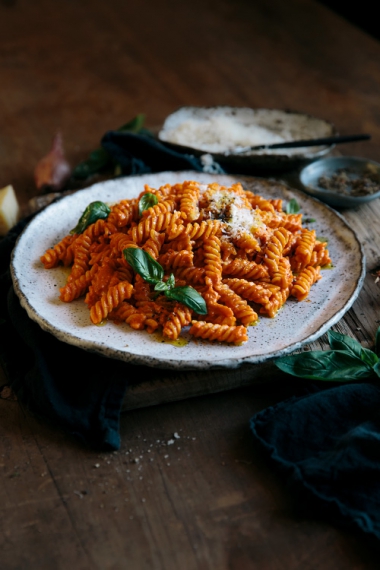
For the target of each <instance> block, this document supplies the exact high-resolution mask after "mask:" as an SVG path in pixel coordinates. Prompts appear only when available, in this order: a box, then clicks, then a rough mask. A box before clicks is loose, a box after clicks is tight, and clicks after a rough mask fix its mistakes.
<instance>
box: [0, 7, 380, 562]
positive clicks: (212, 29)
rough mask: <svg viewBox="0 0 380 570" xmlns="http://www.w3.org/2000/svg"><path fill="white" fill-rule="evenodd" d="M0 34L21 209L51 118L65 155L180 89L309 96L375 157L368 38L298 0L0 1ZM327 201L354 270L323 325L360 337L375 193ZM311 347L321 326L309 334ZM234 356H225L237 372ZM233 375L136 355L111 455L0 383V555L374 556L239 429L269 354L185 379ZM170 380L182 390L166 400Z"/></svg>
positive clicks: (288, 103) (368, 304)
mask: <svg viewBox="0 0 380 570" xmlns="http://www.w3.org/2000/svg"><path fill="white" fill-rule="evenodd" d="M0 37H1V42H0V76H1V89H0V161H1V169H0V187H3V186H5V185H6V184H13V185H14V188H15V190H16V193H17V196H18V198H19V201H20V203H21V204H22V205H23V207H26V206H27V204H28V201H29V200H30V199H31V198H33V197H34V196H35V194H36V189H35V187H34V182H33V170H34V166H35V164H36V162H37V161H38V160H39V159H40V158H41V157H42V156H43V155H44V154H45V153H46V152H47V150H48V149H49V146H50V143H51V139H52V137H53V135H54V134H55V132H56V130H57V129H60V130H61V132H62V134H63V138H64V144H65V148H66V153H67V157H68V159H69V160H70V162H71V163H72V164H73V165H74V164H77V163H78V162H79V160H81V159H82V158H84V157H86V156H87V155H88V153H89V152H90V151H91V150H93V149H94V148H96V147H97V146H98V145H99V141H100V139H101V137H102V135H103V134H104V132H106V131H107V130H108V129H112V128H116V127H118V126H119V125H121V124H123V123H125V122H126V121H127V120H129V119H130V118H132V117H133V116H134V115H135V114H137V113H140V112H144V113H146V116H147V126H148V127H150V128H152V129H156V128H158V127H159V126H160V125H161V123H162V122H163V120H164V118H165V117H166V116H167V115H168V114H169V113H171V112H172V111H174V110H175V109H176V108H178V107H179V106H182V105H219V104H226V105H241V106H252V107H274V108H290V109H295V110H299V111H303V112H308V113H310V114H313V115H316V116H320V117H323V118H326V119H328V120H330V121H332V122H333V123H334V124H335V125H336V127H337V129H338V130H339V131H340V133H341V134H347V133H353V132H369V133H371V135H372V140H371V141H370V142H369V143H367V142H365V143H355V144H350V145H342V146H341V147H340V152H341V153H342V154H347V155H348V154H352V155H362V156H367V157H369V158H372V159H375V160H378V161H379V160H380V120H379V112H380V106H379V97H378V94H379V92H380V68H379V66H378V62H379V60H380V44H379V43H378V42H377V41H376V40H375V39H374V38H372V37H370V36H367V35H366V34H365V33H364V32H362V31H360V30H359V29H356V28H355V27H354V26H352V25H350V24H348V23H347V22H345V21H344V20H342V19H341V18H340V17H339V16H337V15H336V14H334V13H332V12H330V11H329V10H327V9H326V8H324V7H323V6H321V5H320V4H318V3H317V2H314V1H313V0H288V1H287V2H282V1H281V0H271V1H270V2H267V1H266V0H256V1H255V2H250V1H248V0H234V1H232V0H218V1H217V0H207V2H205V1H204V0H203V1H201V0H193V1H192V2H185V1H182V0H180V1H179V2H178V1H177V2H175V1H174V0H157V1H155V2H153V0H139V2H133V3H132V2H123V1H122V0H109V1H108V2H100V0H80V1H74V0H67V1H65V2H61V3H59V4H57V3H51V2H49V1H48V0H35V1H34V2H23V1H21V0H2V1H0ZM252 174H255V173H254V172H252ZM342 213H343V214H344V216H345V217H346V219H347V220H348V221H349V223H350V224H351V225H352V227H353V228H354V229H355V231H356V232H357V233H358V235H359V236H360V239H361V241H362V243H363V246H364V249H365V252H366V256H367V275H366V279H365V283H364V286H363V290H362V292H361V294H360V296H359V298H358V299H357V301H356V302H355V304H354V305H353V307H352V309H351V310H350V311H349V312H348V314H347V315H346V316H345V318H344V319H342V320H341V321H340V322H339V323H338V324H337V325H336V327H334V328H335V329H336V330H338V331H340V332H344V333H347V334H351V335H353V336H355V337H356V338H358V339H359V340H360V341H361V342H362V343H363V345H365V346H371V344H372V341H373V337H374V334H375V331H376V329H377V327H378V326H379V324H380V322H379V321H380V314H379V306H380V303H379V301H380V284H379V283H377V284H376V283H375V277H374V275H373V271H374V269H375V268H376V267H378V266H380V254H379V237H380V236H379V223H378V220H379V217H380V204H379V201H377V202H375V203H371V204H370V205H364V206H361V207H359V208H357V209H355V210H349V211H345V212H342ZM0 342H1V341H0ZM318 347H322V348H327V343H326V338H325V337H322V338H321V339H320V340H319V341H318V342H316V343H313V344H312V345H310V346H309V347H306V348H318ZM139 371H140V370H139V369H136V373H137V374H138V373H139ZM249 372H250V371H249V370H248V369H242V370H239V371H236V373H235V372H234V373H233V374H236V381H237V382H240V383H241V384H242V385H243V384H245V383H246V382H250V377H249ZM230 374H231V373H229V372H226V371H222V372H221V373H220V374H219V373H218V374H214V373H211V372H210V373H207V374H204V375H200V374H195V373H189V374H188V373H186V374H183V375H178V374H177V375H175V374H173V372H170V371H169V372H167V371H157V370H153V371H151V374H150V375H149V378H148V379H147V380H148V381H147V382H146V383H145V384H144V386H143V387H141V386H139V387H138V386H136V387H134V388H133V389H132V391H131V393H130V400H129V401H128V405H127V407H130V408H131V407H132V408H139V409H134V410H131V409H129V410H128V411H127V412H126V413H125V414H123V416H122V419H121V437H122V447H121V449H120V451H118V452H116V453H111V454H99V453H95V452H93V451H91V450H88V449H86V448H83V447H81V446H80V444H78V443H77V442H76V441H73V440H72V439H71V438H70V437H69V436H68V435H66V434H63V433H61V432H60V431H58V430H57V429H56V428H55V427H54V426H51V425H48V424H46V423H45V422H42V421H40V420H39V419H38V418H35V417H33V416H32V415H31V414H30V413H29V412H28V411H27V410H25V409H24V408H23V407H22V406H21V405H20V404H19V402H17V401H13V400H1V399H0V467H1V473H2V484H1V486H0V513H1V518H0V520H1V522H0V525H1V533H0V551H1V563H0V567H1V569H2V570H3V569H4V570H24V569H25V570H26V569H28V570H29V569H34V568H38V569H39V570H51V569H52V568H54V569H58V570H68V569H71V568H75V570H88V569H91V570H92V569H95V570H105V569H107V570H108V569H112V570H119V569H120V570H121V569H124V568H131V569H133V570H135V569H136V570H145V569H147V570H151V569H154V570H156V569H157V570H178V569H179V568H180V569H181V570H193V569H197V570H209V569H210V570H215V569H216V568H217V569H218V570H227V569H228V570H231V569H232V570H235V569H236V570H246V569H248V568H249V569H250V568H259V569H260V570H272V569H273V570H293V569H294V570H296V569H302V570H304V569H306V570H307V569H310V570H311V569H312V570H316V569H320V570H346V569H347V570H353V569H355V570H362V569H363V570H364V569H372V568H374V569H375V568H377V567H378V552H377V549H376V548H375V546H374V545H372V544H369V543H368V542H367V541H365V540H364V538H363V537H361V536H358V535H356V534H351V533H349V532H348V531H342V530H340V529H337V528H334V527H333V526H332V525H330V524H329V521H326V520H315V519H313V518H310V517H309V516H307V514H305V513H301V512H300V510H299V509H298V508H297V507H299V505H298V506H297V505H294V504H293V503H292V502H291V500H290V498H289V495H288V494H287V491H286V489H285V487H284V486H283V482H282V481H279V480H278V479H277V478H276V477H275V476H274V475H273V473H272V472H271V471H270V469H269V467H268V466H267V465H266V462H265V459H264V458H263V457H262V455H261V454H260V453H259V451H258V450H257V449H255V448H254V447H253V445H252V441H251V434H250V431H249V419H250V417H251V416H252V415H253V414H254V413H255V412H257V411H259V410H262V409H264V408H265V407H267V406H269V405H272V404H274V403H276V402H278V401H281V400H283V399H285V398H287V397H290V396H291V395H293V394H294V393H296V392H297V390H298V389H299V383H298V382H295V381H291V380H289V378H285V377H284V376H283V375H280V374H279V373H278V372H276V373H274V370H273V369H272V370H270V369H269V368H268V369H267V370H266V373H265V378H263V380H264V381H261V382H258V383H254V384H252V385H250V386H242V387H241V388H239V389H236V390H230V391H222V392H219V393H214V394H212V395H203V396H199V395H198V394H199V390H200V389H201V388H202V382H205V383H206V384H207V385H208V388H207V389H206V388H205V389H204V390H205V391H207V390H209V386H210V384H211V383H212V381H213V379H214V380H217V382H218V384H219V387H221V388H222V389H223V390H224V387H225V386H227V384H229V385H230V383H231V375H230ZM267 375H268V377H269V380H266V378H267ZM211 376H214V378H211ZM0 380H1V382H4V381H5V378H4V376H3V377H2V376H0ZM180 382H182V383H183V384H186V385H187V386H188V389H189V391H190V392H191V394H190V393H189V394H188V395H192V396H194V397H192V398H189V399H186V400H182V401H174V400H177V399H178V397H183V390H182V394H181V390H179V386H180V384H179V383H180ZM162 387H164V388H165V390H166V393H165V394H164V397H163V395H162V390H161V389H162ZM160 390H161V391H160ZM165 398H166V399H169V400H173V401H171V402H167V403H161V405H155V406H149V407H146V406H148V405H149V404H158V403H160V402H162V401H163V399H165ZM141 406H144V407H143V408H141ZM174 434H178V436H179V438H176V437H174ZM171 440H174V443H171V444H169V443H168V442H169V441H171Z"/></svg>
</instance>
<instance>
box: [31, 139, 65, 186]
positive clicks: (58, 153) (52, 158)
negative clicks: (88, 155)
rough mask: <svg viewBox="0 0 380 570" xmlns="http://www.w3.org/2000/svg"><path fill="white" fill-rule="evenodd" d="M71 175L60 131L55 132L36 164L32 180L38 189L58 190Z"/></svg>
mask: <svg viewBox="0 0 380 570" xmlns="http://www.w3.org/2000/svg"><path fill="white" fill-rule="evenodd" d="M70 176H71V166H70V164H69V163H68V161H67V160H66V158H65V153H64V150H63V141H62V135H61V133H59V132H58V133H56V135H55V136H54V138H53V142H52V146H51V149H50V151H49V152H48V154H47V155H46V156H44V157H43V158H42V159H41V160H40V161H39V162H38V163H37V165H36V168H35V170H34V181H35V184H36V187H37V189H38V190H49V191H50V190H51V191H59V190H62V188H64V186H65V184H66V183H67V181H68V180H69V178H70Z"/></svg>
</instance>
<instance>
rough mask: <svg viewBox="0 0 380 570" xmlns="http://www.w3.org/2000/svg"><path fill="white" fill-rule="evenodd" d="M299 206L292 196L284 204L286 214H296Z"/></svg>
mask: <svg viewBox="0 0 380 570" xmlns="http://www.w3.org/2000/svg"><path fill="white" fill-rule="evenodd" d="M300 209H301V208H300V206H299V204H298V202H297V200H296V199H295V198H292V199H291V200H290V201H289V202H288V203H287V205H286V213H287V214H296V213H297V212H299V211H300Z"/></svg>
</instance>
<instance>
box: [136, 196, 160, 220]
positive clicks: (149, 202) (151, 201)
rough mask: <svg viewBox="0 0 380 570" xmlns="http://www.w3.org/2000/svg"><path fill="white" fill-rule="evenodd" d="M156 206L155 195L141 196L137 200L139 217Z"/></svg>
mask: <svg viewBox="0 0 380 570" xmlns="http://www.w3.org/2000/svg"><path fill="white" fill-rule="evenodd" d="M156 204H158V198H157V196H156V195H155V194H152V193H151V192H147V193H146V194H143V195H142V196H141V198H140V200H139V216H141V214H142V213H143V212H144V210H148V208H152V207H153V206H155V205H156Z"/></svg>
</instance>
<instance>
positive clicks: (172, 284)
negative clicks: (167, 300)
mask: <svg viewBox="0 0 380 570" xmlns="http://www.w3.org/2000/svg"><path fill="white" fill-rule="evenodd" d="M166 285H167V286H168V289H173V288H174V287H175V277H174V275H173V273H172V274H171V275H170V276H169V278H168V279H167V280H166Z"/></svg>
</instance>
